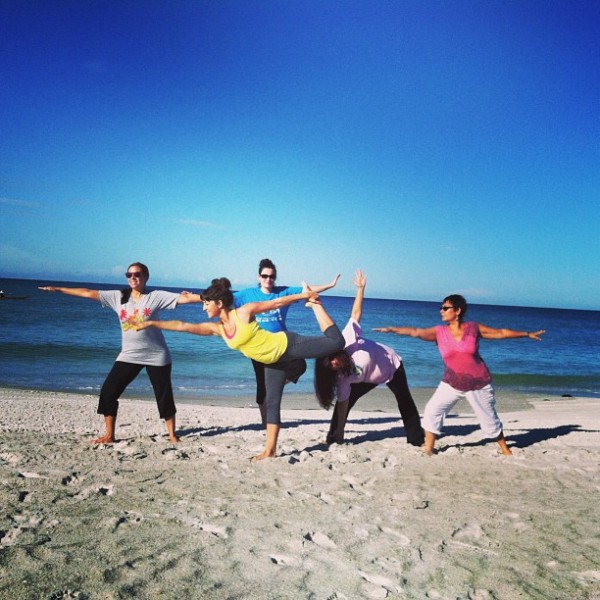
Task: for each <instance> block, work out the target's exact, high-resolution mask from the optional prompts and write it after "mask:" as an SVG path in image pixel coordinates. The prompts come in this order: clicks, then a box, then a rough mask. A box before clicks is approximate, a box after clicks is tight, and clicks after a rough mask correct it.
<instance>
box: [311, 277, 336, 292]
mask: <svg viewBox="0 0 600 600" xmlns="http://www.w3.org/2000/svg"><path fill="white" fill-rule="evenodd" d="M339 278H340V274H339V273H338V274H337V275H336V276H335V277H334V278H333V279H332V280H331V282H330V283H324V284H322V285H310V286H309V287H310V289H311V290H312V291H313V292H317V294H320V293H321V292H324V291H325V290H330V289H331V288H332V287H335V286H336V284H337V282H338V280H339Z"/></svg>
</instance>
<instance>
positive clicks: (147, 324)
mask: <svg viewBox="0 0 600 600" xmlns="http://www.w3.org/2000/svg"><path fill="white" fill-rule="evenodd" d="M153 325H154V321H140V322H139V323H136V324H135V325H134V326H133V328H134V329H135V330H136V331H141V330H142V329H148V327H152V326H153Z"/></svg>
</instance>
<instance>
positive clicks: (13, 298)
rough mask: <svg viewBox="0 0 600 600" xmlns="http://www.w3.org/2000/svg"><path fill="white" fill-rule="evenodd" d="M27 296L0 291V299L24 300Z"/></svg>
mask: <svg viewBox="0 0 600 600" xmlns="http://www.w3.org/2000/svg"><path fill="white" fill-rule="evenodd" d="M25 298H27V296H13V295H12V294H5V293H4V292H2V293H0V300H25Z"/></svg>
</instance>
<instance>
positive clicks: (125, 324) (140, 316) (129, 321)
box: [119, 308, 152, 331]
mask: <svg viewBox="0 0 600 600" xmlns="http://www.w3.org/2000/svg"><path fill="white" fill-rule="evenodd" d="M151 315H152V311H151V310H150V309H149V308H144V309H143V311H142V312H141V313H140V310H139V308H136V309H134V311H133V313H128V312H127V309H122V310H121V312H120V313H119V320H120V321H121V328H122V329H123V331H129V330H131V329H135V327H136V325H138V324H139V323H143V322H144V321H146V320H147V319H148V317H150V316H151Z"/></svg>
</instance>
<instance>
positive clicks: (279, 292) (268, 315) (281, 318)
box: [233, 285, 302, 333]
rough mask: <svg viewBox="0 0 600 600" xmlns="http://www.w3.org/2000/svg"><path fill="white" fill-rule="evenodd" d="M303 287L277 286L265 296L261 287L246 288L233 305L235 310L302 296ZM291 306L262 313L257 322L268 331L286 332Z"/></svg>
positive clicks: (236, 294) (235, 295)
mask: <svg viewBox="0 0 600 600" xmlns="http://www.w3.org/2000/svg"><path fill="white" fill-rule="evenodd" d="M301 293H302V288H301V287H287V286H284V285H282V286H277V287H274V288H273V291H272V292H271V293H270V294H265V293H264V292H263V291H262V290H261V289H260V287H258V286H257V287H254V288H246V289H245V290H240V291H239V292H236V293H235V294H234V295H233V303H234V306H235V308H239V307H240V306H243V305H244V304H248V303H249V302H265V301H267V300H275V299H276V298H281V297H282V296H292V295H294V294H301ZM288 309H289V306H283V307H282V308H276V309H274V310H270V311H269V312H265V313H260V314H258V315H256V322H257V323H258V324H259V325H260V326H261V327H262V328H263V329H266V330H267V331H272V332H273V333H276V332H278V331H286V327H285V317H286V315H287V311H288Z"/></svg>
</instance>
